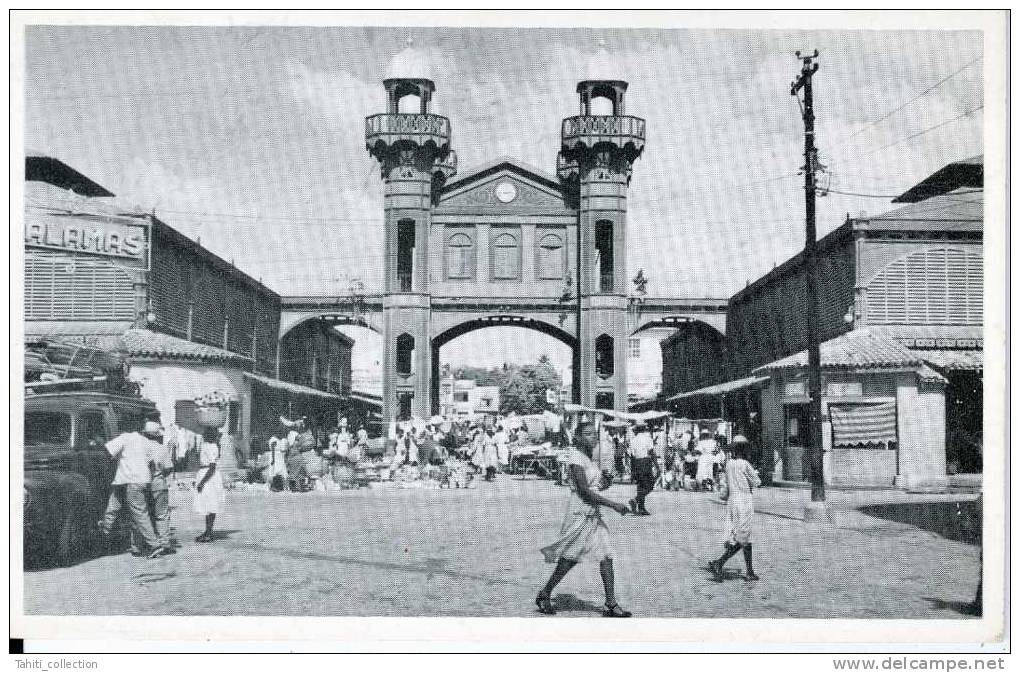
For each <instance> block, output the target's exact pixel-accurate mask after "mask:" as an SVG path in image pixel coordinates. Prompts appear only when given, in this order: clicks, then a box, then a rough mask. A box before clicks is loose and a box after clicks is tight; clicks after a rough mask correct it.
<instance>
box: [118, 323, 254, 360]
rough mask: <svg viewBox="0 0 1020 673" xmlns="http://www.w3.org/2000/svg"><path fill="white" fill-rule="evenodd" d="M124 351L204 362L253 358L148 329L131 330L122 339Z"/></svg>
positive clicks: (133, 354)
mask: <svg viewBox="0 0 1020 673" xmlns="http://www.w3.org/2000/svg"><path fill="white" fill-rule="evenodd" d="M120 339H121V343H122V346H123V350H125V351H126V352H127V354H128V355H132V356H135V357H152V358H172V359H177V360H200V361H203V362H251V358H249V357H246V356H244V355H239V354H237V353H232V352H230V351H228V350H224V349H222V348H216V347H215V346H206V345H205V344H200V343H195V342H194V341H188V340H187V339H180V338H178V337H174V336H170V335H169V334H161V333H159V332H153V331H151V330H147V329H129V330H127V331H126V332H124V334H123V335H121V337H120Z"/></svg>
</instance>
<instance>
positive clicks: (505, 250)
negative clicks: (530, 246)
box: [492, 233, 521, 280]
mask: <svg viewBox="0 0 1020 673" xmlns="http://www.w3.org/2000/svg"><path fill="white" fill-rule="evenodd" d="M520 275H521V249H520V246H519V245H518V242H517V237H516V236H514V235H513V234H510V233H505V234H498V235H496V236H495V238H493V240H492V277H493V278H494V279H499V280H515V279H517V278H520Z"/></svg>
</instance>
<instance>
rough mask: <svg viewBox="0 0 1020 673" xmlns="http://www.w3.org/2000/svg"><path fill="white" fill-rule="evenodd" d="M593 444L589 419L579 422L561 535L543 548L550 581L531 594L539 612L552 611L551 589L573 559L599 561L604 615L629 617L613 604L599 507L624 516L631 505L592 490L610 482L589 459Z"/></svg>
mask: <svg viewBox="0 0 1020 673" xmlns="http://www.w3.org/2000/svg"><path fill="white" fill-rule="evenodd" d="M597 442H598V431H597V429H596V428H595V423H594V422H593V421H582V422H581V424H580V425H579V427H578V436H577V448H575V449H571V450H570V452H569V454H568V456H567V461H568V463H569V472H568V475H569V476H568V483H569V484H570V499H569V500H568V501H567V510H566V513H565V515H564V517H563V525H562V526H561V527H560V537H559V539H558V540H556V541H555V542H553V543H552V544H550V545H548V546H546V547H543V548H542V555H543V556H545V560H546V562H547V563H555V564H556V568H555V570H553V573H552V575H551V576H550V577H549V581H548V582H546V584H545V587H544V588H543V589H542V590H541V591H540V592H539V593H538V596H537V597H536V598H535V604H536V605H537V606H538V611H539V612H541V613H542V614H546V615H552V614H556V609H555V608H554V607H553V604H552V592H553V589H555V588H556V585H557V584H559V583H560V580H562V579H563V578H564V577H565V576H566V574H567V573H568V572H570V570H571V569H572V568H573V567H574V566H576V565H577V564H578V563H582V562H589V563H598V564H599V572H600V574H601V575H602V586H603V589H604V590H605V593H606V609H605V610H604V611H603V613H602V614H603V616H605V617H630V616H631V613H630V612H629V611H627V610H624V609H623V608H621V607H620V606H619V604H617V602H616V588H615V580H614V576H613V545H612V539H611V538H610V535H609V528H608V527H607V526H606V524H605V522H604V521H603V520H602V511H601V508H602V507H609V508H610V509H613V510H616V511H617V512H618V513H620V514H621V515H622V514H626V513H627V512H629V511H630V508H629V507H628V506H627V505H625V504H623V503H620V502H615V501H613V500H610V499H609V498H606V497H604V496H602V495H600V494H599V493H597V492H596V489H604V488H607V487H608V486H609V482H608V480H606V479H604V477H603V474H602V470H601V469H600V468H599V466H598V465H596V464H595V463H594V462H592V452H593V450H594V447H595V444H596V443H597Z"/></svg>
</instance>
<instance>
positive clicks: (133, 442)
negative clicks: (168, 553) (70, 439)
mask: <svg viewBox="0 0 1020 673" xmlns="http://www.w3.org/2000/svg"><path fill="white" fill-rule="evenodd" d="M158 436H159V423H157V422H155V421H147V422H146V423H145V427H144V428H143V429H142V432H125V433H123V434H121V435H118V436H117V437H114V438H113V439H111V440H110V441H109V442H107V443H106V450H107V451H109V452H110V455H111V456H113V458H114V460H116V461H117V471H116V473H115V474H114V477H113V484H112V488H111V490H110V500H109V502H108V503H107V505H106V513H105V514H104V515H103V521H102V523H101V524H100V526H101V529H102V533H103V538H104V539H106V540H109V538H110V534H111V533H112V532H113V526H114V524H116V523H117V517H118V515H119V514H120V511H121V510H122V509H124V508H125V507H126V508H127V510H128V516H129V517H130V520H131V554H132V555H134V556H145V555H148V556H149V557H150V558H155V557H156V556H160V555H161V553H157V552H160V550H161V549H162V547H161V546H160V544H159V542H158V541H157V540H156V535H155V534H154V532H153V529H152V520H151V519H150V518H149V506H148V502H147V498H146V496H147V495H148V491H149V484H151V483H152V471H151V468H150V466H149V462H150V460H151V458H152V456H154V455H156V453H157V451H159V450H160V449H161V448H162V446H163V445H162V444H161V443H160V442H159V441H157V437H158Z"/></svg>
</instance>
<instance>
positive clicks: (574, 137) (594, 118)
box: [563, 115, 645, 147]
mask: <svg viewBox="0 0 1020 673" xmlns="http://www.w3.org/2000/svg"><path fill="white" fill-rule="evenodd" d="M572 141H580V142H583V143H584V144H585V145H588V146H589V147H591V146H593V145H595V144H596V143H597V142H612V143H613V144H617V145H623V144H626V143H628V142H630V143H633V144H635V145H643V144H644V141H645V120H644V119H641V118H640V117H631V116H627V115H578V116H576V117H567V118H566V119H564V120H563V142H564V144H569V143H571V142H572Z"/></svg>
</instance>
